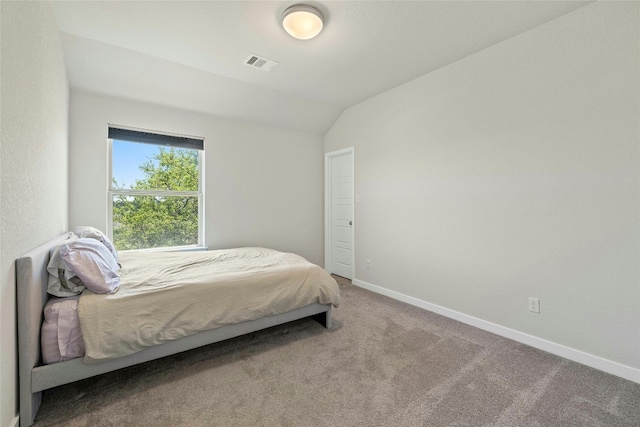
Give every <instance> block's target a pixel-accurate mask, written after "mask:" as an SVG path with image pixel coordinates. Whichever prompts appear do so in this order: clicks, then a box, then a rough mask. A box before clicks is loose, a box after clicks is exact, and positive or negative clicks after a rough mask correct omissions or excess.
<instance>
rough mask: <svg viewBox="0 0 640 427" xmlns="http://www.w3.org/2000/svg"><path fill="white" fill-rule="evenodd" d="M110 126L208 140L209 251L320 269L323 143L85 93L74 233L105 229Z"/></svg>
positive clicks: (77, 96) (75, 122)
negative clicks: (298, 258)
mask: <svg viewBox="0 0 640 427" xmlns="http://www.w3.org/2000/svg"><path fill="white" fill-rule="evenodd" d="M108 124H117V125H124V126H131V127H136V128H143V129H152V130H158V131H164V132H173V133H180V134H187V135H194V136H200V137H204V138H205V178H206V179H205V180H206V182H205V210H206V213H205V222H206V224H205V234H206V235H205V244H206V245H207V246H209V248H211V249H214V248H228V247H237V246H266V247H272V248H274V249H278V250H282V251H286V252H295V253H298V254H300V255H302V256H304V257H305V258H307V259H308V260H309V261H311V262H313V263H316V264H319V265H322V263H323V259H324V252H323V234H322V233H323V216H322V215H323V214H322V212H323V210H322V209H323V208H322V207H323V196H322V189H323V173H324V171H323V163H322V162H323V139H322V137H321V136H317V135H311V134H306V133H301V132H297V131H290V130H284V129H278V128H273V127H267V126H262V125H255V124H250V123H247V122H240V121H235V120H229V119H223V118H219V117H214V116H209V115H204V114H200V113H193V112H188V111H183V110H177V109H171V108H166V107H160V106H155V105H151V104H145V103H140V102H135V101H129V100H124V99H117V98H109V97H106V96H102V95H97V94H90V93H85V92H77V91H72V92H71V102H70V129H69V132H70V153H71V154H70V175H69V177H70V182H71V184H70V208H69V211H70V214H69V215H70V216H69V222H70V226H71V229H75V226H77V225H93V226H95V227H98V228H101V229H105V227H106V224H107V172H108V171H107V127H108Z"/></svg>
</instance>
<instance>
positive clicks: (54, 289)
mask: <svg viewBox="0 0 640 427" xmlns="http://www.w3.org/2000/svg"><path fill="white" fill-rule="evenodd" d="M77 238H78V237H77V236H71V237H70V238H69V240H68V241H69V242H70V241H74V240H76V239H77ZM47 272H48V273H49V280H48V282H47V292H48V293H49V294H51V295H55V296H57V297H70V296H73V295H78V294H79V293H81V292H82V291H84V290H85V286H84V283H82V280H81V279H80V278H79V277H78V276H76V273H75V272H74V271H73V269H71V268H69V267H68V266H67V265H66V264H65V263H64V260H63V259H62V258H61V257H60V246H56V247H55V248H53V249H51V252H50V256H49V264H47Z"/></svg>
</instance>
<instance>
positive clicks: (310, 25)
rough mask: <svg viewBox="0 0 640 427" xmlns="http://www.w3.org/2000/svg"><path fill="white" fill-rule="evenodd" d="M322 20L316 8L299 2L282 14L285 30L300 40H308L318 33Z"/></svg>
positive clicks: (320, 29)
mask: <svg viewBox="0 0 640 427" xmlns="http://www.w3.org/2000/svg"><path fill="white" fill-rule="evenodd" d="M322 21H323V19H322V14H321V13H320V11H319V10H318V9H316V8H315V7H311V6H306V5H301V4H298V5H295V6H291V7H290V8H288V9H287V10H285V11H284V13H283V14H282V26H283V27H284V29H285V31H286V32H287V33H289V35H291V37H295V38H297V39H300V40H309V39H312V38H314V37H315V36H317V35H318V34H320V31H322V25H323V22H322Z"/></svg>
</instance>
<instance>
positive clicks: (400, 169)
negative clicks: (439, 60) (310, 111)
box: [325, 2, 640, 369]
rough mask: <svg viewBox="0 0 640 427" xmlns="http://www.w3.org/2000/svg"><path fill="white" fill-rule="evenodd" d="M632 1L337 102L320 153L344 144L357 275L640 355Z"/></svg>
mask: <svg viewBox="0 0 640 427" xmlns="http://www.w3.org/2000/svg"><path fill="white" fill-rule="evenodd" d="M639 7H640V5H639V4H638V3H635V2H634V3H624V2H604V3H603V2H598V3H594V4H591V5H588V6H586V7H584V8H581V9H579V10H577V11H575V12H572V13H570V14H568V15H565V16H563V17H560V18H558V19H556V20H554V21H551V22H549V23H547V24H545V25H542V26H540V27H537V28H534V29H532V30H530V31H528V32H526V33H523V34H521V35H519V36H516V37H514V38H512V39H509V40H506V41H504V42H502V43H499V44H497V45H495V46H492V47H490V48H488V49H485V50H483V51H480V52H478V53H476V54H474V55H471V56H469V57H467V58H465V59H463V60H460V61H458V62H456V63H453V64H451V65H449V66H446V67H444V68H442V69H439V70H437V71H434V72H432V73H430V74H427V75H424V76H422V77H420V78H418V79H416V80H414V81H412V82H409V83H407V84H404V85H402V86H400V87H397V88H395V89H393V90H390V91H388V92H386V93H383V94H380V95H379V96H376V97H374V98H372V99H369V100H367V101H364V102H362V103H361V104H358V105H356V106H354V107H351V108H350V109H348V110H347V111H345V112H344V113H343V115H342V116H341V117H340V119H338V121H337V122H336V123H335V124H334V126H333V127H332V128H331V130H330V131H329V132H328V133H327V135H326V136H325V151H326V152H329V151H333V150H337V149H340V148H344V147H348V146H354V147H355V154H356V155H355V189H356V194H358V195H359V198H360V202H359V203H356V205H355V232H356V236H355V257H356V258H355V261H356V278H357V279H359V280H361V281H363V282H365V283H369V284H373V285H376V286H379V287H382V288H385V289H387V290H391V291H394V292H397V293H400V294H404V295H407V296H410V297H413V298H417V299H419V300H421V301H426V302H429V303H432V304H437V305H439V306H442V307H445V308H448V309H451V310H455V311H457V312H460V313H464V314H466V315H469V316H473V317H476V318H479V319H482V320H484V321H488V322H493V323H495V324H497V325H501V326H503V327H506V328H511V329H514V330H516V331H520V332H524V333H526V334H531V335H533V336H536V337H540V338H543V339H546V340H549V341H552V342H554V343H558V344H562V345H564V346H568V347H570V348H573V349H577V350H580V351H583V352H586V353H589V354H591V355H596V356H599V357H602V358H604V359H607V360H610V361H614V362H617V363H620V364H623V365H627V366H629V367H632V368H636V369H637V368H639V367H640V315H639V313H640V277H639V254H640V247H639V237H640V236H639V221H640V212H639V207H640V200H639V191H638V190H639V187H638V183H639V166H640V163H639V159H638V148H639V141H640V134H639V132H640V129H639V124H638V120H639V117H640V106H639V103H640V101H639V100H640V91H639V82H640V75H639V73H640V67H639V64H640V62H639V56H638V55H639V52H640V46H639V40H640V38H639V34H638V31H639V30H638V29H639V28H640V22H639V16H640V13H639V12H640V11H639ZM367 259H370V260H371V267H372V268H371V269H370V270H367V269H366V266H365V262H366V261H365V260H367ZM530 296H533V297H538V298H540V301H541V311H542V312H541V314H534V313H531V312H529V311H528V310H527V298H528V297H530Z"/></svg>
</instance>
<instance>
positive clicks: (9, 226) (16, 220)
mask: <svg viewBox="0 0 640 427" xmlns="http://www.w3.org/2000/svg"><path fill="white" fill-rule="evenodd" d="M0 7H1V9H0V10H1V21H2V23H1V27H2V32H1V34H2V36H1V37H2V41H1V50H2V59H1V64H2V65H1V67H2V68H1V75H2V79H1V96H0V100H1V103H2V104H1V121H2V130H1V135H2V145H1V148H0V189H1V194H2V196H1V197H0V212H2V215H1V217H0V218H1V220H0V274H1V276H0V319H1V325H2V327H0V343H1V347H0V393H1V397H0V426H2V427H10V426H11V427H13V425H15V423H16V421H17V418H16V417H17V413H18V400H17V396H18V394H17V387H18V386H17V377H18V374H17V344H16V309H15V307H16V292H15V286H16V282H15V268H14V262H15V259H16V258H18V257H19V256H20V255H22V254H23V253H25V252H28V251H29V250H31V249H33V248H35V247H36V246H38V245H40V244H42V243H44V242H45V241H47V240H49V239H51V238H53V237H55V236H56V235H58V234H60V233H62V232H63V231H64V230H66V229H67V218H68V209H67V208H68V181H67V175H68V172H67V170H68V138H67V123H68V94H69V89H68V85H67V77H66V72H65V67H64V60H63V54H62V47H61V44H60V38H59V35H58V30H57V26H56V23H55V21H54V19H53V15H52V14H51V10H50V8H49V5H48V4H46V3H43V2H2V3H1V6H0Z"/></svg>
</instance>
